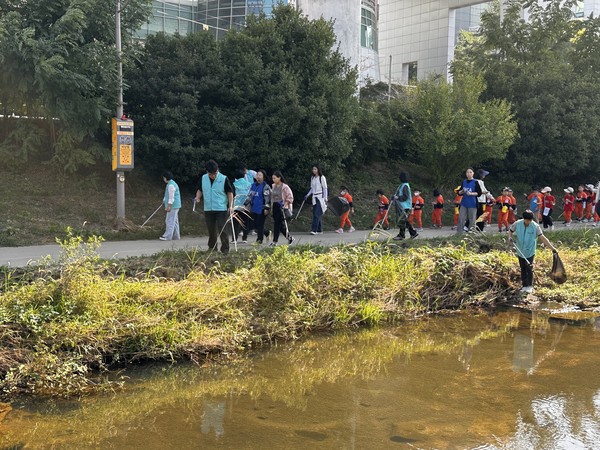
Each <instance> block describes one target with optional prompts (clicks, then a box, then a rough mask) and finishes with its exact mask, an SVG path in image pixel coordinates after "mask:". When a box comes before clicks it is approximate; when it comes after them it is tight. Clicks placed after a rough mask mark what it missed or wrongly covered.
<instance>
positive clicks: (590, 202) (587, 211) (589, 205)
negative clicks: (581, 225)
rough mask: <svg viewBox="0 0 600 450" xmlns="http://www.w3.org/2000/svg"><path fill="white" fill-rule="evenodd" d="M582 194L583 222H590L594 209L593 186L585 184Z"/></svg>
mask: <svg viewBox="0 0 600 450" xmlns="http://www.w3.org/2000/svg"><path fill="white" fill-rule="evenodd" d="M584 192H585V195H586V201H585V208H584V212H583V215H584V219H583V221H584V222H592V220H593V218H592V210H593V209H594V208H593V206H594V185H593V184H586V185H585V188H584Z"/></svg>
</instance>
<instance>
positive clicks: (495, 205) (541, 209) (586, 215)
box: [374, 184, 600, 232]
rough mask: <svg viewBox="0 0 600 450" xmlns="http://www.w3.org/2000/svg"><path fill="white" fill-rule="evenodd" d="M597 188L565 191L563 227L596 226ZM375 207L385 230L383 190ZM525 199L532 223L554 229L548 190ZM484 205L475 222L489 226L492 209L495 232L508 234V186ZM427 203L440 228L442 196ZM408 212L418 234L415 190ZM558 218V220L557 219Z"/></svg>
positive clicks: (419, 205) (512, 208)
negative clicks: (530, 212) (531, 213)
mask: <svg viewBox="0 0 600 450" xmlns="http://www.w3.org/2000/svg"><path fill="white" fill-rule="evenodd" d="M599 190H600V188H599V187H596V188H595V187H594V185H592V184H586V185H580V186H579V187H578V188H577V191H575V190H574V189H573V188H572V187H567V188H565V189H564V190H563V191H564V196H563V198H562V199H561V202H562V204H561V206H562V213H561V215H560V216H562V217H563V218H564V225H565V226H571V224H572V223H573V220H576V221H578V222H582V223H588V222H589V223H592V225H593V226H598V225H599V224H600V216H599V214H598V211H597V210H596V208H595V205H596V204H597V196H598V191H599ZM460 191H461V189H460V186H459V187H457V188H456V189H454V195H455V196H454V200H453V220H452V226H451V229H452V230H455V229H456V227H457V225H458V218H459V211H460V205H461V200H462V195H461V194H460V193H459V192H460ZM376 194H377V199H378V206H377V215H376V216H375V221H374V224H375V225H376V226H378V225H379V226H381V227H382V228H383V229H385V230H387V229H389V220H388V210H389V206H390V201H389V200H388V198H387V197H386V196H385V194H384V192H383V190H381V189H378V190H377V192H376ZM525 197H526V199H527V205H528V209H529V210H531V211H532V212H533V213H534V220H535V221H536V222H538V223H540V224H541V225H542V226H543V227H544V228H550V229H553V228H554V220H553V218H552V214H553V212H554V211H555V210H556V208H557V200H556V197H554V195H552V188H551V187H550V186H546V187H544V188H543V189H540V188H539V187H536V186H534V187H533V188H532V192H531V193H530V194H529V195H525ZM485 200H486V201H485V204H484V205H483V214H481V215H480V216H479V217H478V218H477V222H482V223H483V224H484V225H485V226H490V225H491V224H492V222H493V220H494V219H493V216H494V210H495V211H496V212H497V213H496V222H497V225H498V231H499V232H505V231H508V228H509V226H510V225H511V224H513V223H514V222H515V221H516V214H517V199H516V197H515V196H514V194H513V190H512V189H511V188H509V187H505V188H504V189H502V194H501V195H499V196H498V197H494V196H492V195H491V194H488V195H486V196H485ZM430 203H431V205H432V212H431V227H432V228H441V227H442V212H443V208H444V205H445V202H444V197H443V196H442V194H441V193H440V192H439V190H438V189H435V190H434V191H433V193H432V195H431V198H430ZM412 208H413V209H412V213H411V214H410V216H409V218H408V221H409V223H410V224H411V225H413V226H414V227H415V228H416V229H417V230H418V231H422V229H423V211H424V208H425V199H424V198H423V196H422V195H421V192H420V191H418V190H417V191H415V192H414V195H413V197H412ZM560 216H559V218H560Z"/></svg>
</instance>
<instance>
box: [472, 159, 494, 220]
mask: <svg viewBox="0 0 600 450" xmlns="http://www.w3.org/2000/svg"><path fill="white" fill-rule="evenodd" d="M489 174H490V173H489V172H488V171H487V170H483V169H479V170H478V171H477V173H476V174H475V176H474V178H475V179H476V180H477V183H478V184H479V187H480V188H481V194H479V196H478V197H477V217H480V216H481V215H482V214H483V213H484V212H485V211H486V210H487V208H486V206H487V203H488V200H490V199H489V197H490V192H489V191H488V190H487V189H486V188H485V183H484V181H483V179H484V178H485V177H487V176H488V175H489ZM491 200H494V197H492V198H491ZM489 213H490V214H489V216H488V217H489V218H491V216H492V209H491V208H490V209H489ZM470 223H471V225H472V224H473V222H470ZM485 224H486V221H485V220H482V221H480V222H476V223H475V225H476V226H477V228H478V229H479V231H483V227H484V226H485Z"/></svg>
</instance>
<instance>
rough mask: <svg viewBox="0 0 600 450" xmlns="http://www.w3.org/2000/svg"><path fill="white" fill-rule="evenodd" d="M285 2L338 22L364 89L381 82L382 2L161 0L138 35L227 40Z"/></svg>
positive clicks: (345, 48) (343, 48) (340, 39)
mask: <svg viewBox="0 0 600 450" xmlns="http://www.w3.org/2000/svg"><path fill="white" fill-rule="evenodd" d="M279 3H283V4H290V5H293V6H296V7H298V8H300V9H301V10H302V12H303V13H304V14H306V15H307V16H308V17H309V18H311V19H318V18H321V17H322V18H324V19H326V20H333V21H334V31H335V34H336V36H337V40H338V45H339V49H340V52H341V53H342V55H344V56H345V57H346V58H348V59H349V60H350V64H351V65H353V66H357V67H358V69H359V74H360V75H359V79H360V82H361V84H363V83H365V82H366V81H367V80H372V81H379V56H378V53H377V45H378V27H377V17H378V4H377V0H164V1H156V0H155V1H154V2H153V5H152V17H151V19H150V21H149V23H148V24H146V25H145V26H144V27H142V28H141V29H140V30H138V32H137V33H136V36H137V37H138V38H139V39H145V38H146V37H147V36H148V35H150V34H155V33H158V32H164V33H167V34H175V33H179V34H188V33H194V32H197V31H201V30H208V31H210V32H212V33H214V34H215V37H216V38H217V39H221V38H222V37H223V36H224V35H225V34H226V33H227V32H228V31H229V30H231V29H240V28H243V27H244V26H245V24H246V18H247V17H248V16H249V15H251V14H256V15H258V14H260V13H264V14H266V15H267V17H268V16H269V15H270V14H271V13H272V11H273V8H274V7H275V6H276V5H277V4H279Z"/></svg>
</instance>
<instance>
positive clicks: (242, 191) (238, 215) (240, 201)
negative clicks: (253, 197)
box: [231, 168, 252, 244]
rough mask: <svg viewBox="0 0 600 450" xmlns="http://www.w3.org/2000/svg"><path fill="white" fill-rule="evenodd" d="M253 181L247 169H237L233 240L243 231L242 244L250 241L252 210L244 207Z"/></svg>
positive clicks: (234, 185)
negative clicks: (247, 175) (250, 179)
mask: <svg viewBox="0 0 600 450" xmlns="http://www.w3.org/2000/svg"><path fill="white" fill-rule="evenodd" d="M250 186H252V183H251V182H250V181H248V179H247V178H246V171H245V170H244V169H243V168H240V169H238V170H236V172H235V181H234V182H233V188H234V189H235V197H234V200H233V209H234V212H233V228H234V230H235V231H234V236H233V239H232V240H231V242H232V243H233V242H236V241H237V239H238V236H239V235H240V231H241V232H242V244H246V243H247V242H248V232H249V231H250V227H251V225H250V223H251V217H250V212H249V211H247V210H246V209H245V208H244V203H245V202H246V199H247V198H248V192H250Z"/></svg>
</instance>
